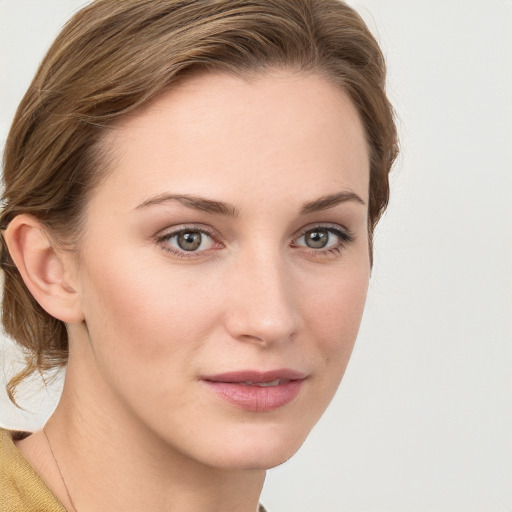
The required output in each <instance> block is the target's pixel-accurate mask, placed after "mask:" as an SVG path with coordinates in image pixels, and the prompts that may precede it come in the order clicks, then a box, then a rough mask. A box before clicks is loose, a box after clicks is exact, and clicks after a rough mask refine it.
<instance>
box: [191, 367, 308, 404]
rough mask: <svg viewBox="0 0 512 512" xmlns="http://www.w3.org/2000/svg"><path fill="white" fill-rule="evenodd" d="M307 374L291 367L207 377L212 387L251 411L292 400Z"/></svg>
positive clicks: (231, 401)
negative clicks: (290, 368)
mask: <svg viewBox="0 0 512 512" xmlns="http://www.w3.org/2000/svg"><path fill="white" fill-rule="evenodd" d="M305 379H306V375H305V374H303V373H301V372H297V371H294V370H289V369H281V370H273V371H270V372H258V371H252V370H251V371H240V372H229V373H222V374H218V375H211V376H207V377H203V378H202V379H201V380H202V381H203V382H204V383H205V384H206V385H207V386H208V388H209V389H210V390H211V391H213V392H214V393H216V394H217V396H219V397H220V398H223V399H224V400H226V401H227V402H229V403H230V404H231V405H234V406H236V407H239V408H242V409H245V410H247V411H251V412H268V411H272V410H274V409H278V408H280V407H284V406H285V405H287V404H288V403H290V402H291V401H292V400H293V399H294V398H295V397H296V396H297V395H298V394H299V392H300V390H301V388H302V386H303V383H304V381H305Z"/></svg>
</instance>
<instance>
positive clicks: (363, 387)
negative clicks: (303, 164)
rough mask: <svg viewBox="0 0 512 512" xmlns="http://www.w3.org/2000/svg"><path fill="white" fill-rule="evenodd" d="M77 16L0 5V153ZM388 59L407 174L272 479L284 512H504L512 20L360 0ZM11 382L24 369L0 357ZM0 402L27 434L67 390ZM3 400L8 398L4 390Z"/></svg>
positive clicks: (508, 431)
mask: <svg viewBox="0 0 512 512" xmlns="http://www.w3.org/2000/svg"><path fill="white" fill-rule="evenodd" d="M84 3H85V2H84V1H83V0H80V1H78V0H3V1H2V0H0V59H1V60H0V144H1V145H2V146H3V143H4V141H5V137H6V134H7V131H8V127H9V124H10V121H11V118H12V116H13V114H14V110H15V108H16V105H17V103H18V102H19V100H20V99H21V96H22V94H23V93H24V90H25V89H26V87H27V86H28V84H29V81H30V80H31V78H32V75H33V74H34V72H35V69H36V67H37V64H38V62H39V61H40V59H41V58H42V56H43V54H44V52H45V50H46V49H47V47H48V46H49V44H50V42H51V41H52V39H53V38H54V37H55V35H56V34H57V32H58V30H59V28H60V27H61V26H62V24H63V23H64V21H65V20H66V19H67V18H68V17H69V15H70V14H71V13H72V12H74V11H75V10H77V8H78V7H79V6H81V5H83V4H84ZM349 3H351V4H352V5H354V6H355V7H356V8H357V9H358V10H359V11H360V13H361V14H362V15H363V17H364V18H365V19H366V20H367V22H368V23H369V25H370V27H371V29H372V30H373V32H374V33H375V34H376V36H377V37H378V39H379V41H380V42H381V44H382V46H383V48H384V51H385V53H386V55H387V58H388V62H389V71H390V77H389V91H390V96H391V98H392V100H393V102H394V103H395V104H396V108H397V112H398V115H399V118H400V132H401V138H402V156H401V158H400V161H399V162H398V164H397V166H396V169H395V171H394V174H393V179H392V183H393V189H392V193H393V197H392V201H391V205H390V208H389V211H388V213H387V214H386V216H385V218H384V220H383V221H382V224H381V226H380V228H379V230H378V233H377V239H376V260H375V269H374V273H373V276H372V283H371V289H370V294H369V298H368V304H367V310H366V313H365V317H364V320H363V325H362V328H361V333H360V336H359V339H358V342H357V344H356V349H355V351H354V354H353V357H352V361H351V363H350V365H349V368H348V371H347V374H346V376H345V378H344V381H343V383H342V386H341V389H340V391H339V393H338V395H337V396H336V398H335V400H334V402H333V403H332V405H331V407H330V408H329V410H328V411H327V413H326V415H325V416H324V418H323V419H322V420H321V422H320V423H319V425H318V426H317V427H316V428H315V430H314V431H313V433H312V434H311V436H310V438H309V440H308V441H307V442H306V444H305V445H304V447H303V448H302V449H301V451H299V453H298V454H297V455H296V456H295V458H294V459H292V460H291V461H290V462H288V463H286V464H285V465H283V466H282V467H280V468H277V469H275V470H272V471H270V473H269V476H268V477H267V483H266V485H265V490H264V495H263V502H264V503H266V504H267V506H268V507H269V508H270V509H271V510H272V511H274V512H292V511H293V512H306V511H315V512H332V511H341V512H346V511H351V512H359V511H360V512H362V511H364V512H384V511H393V512H399V511H407V512H423V511H425V512H427V511H435V512H441V511H446V512H473V511H475V512H476V511H481V512H501V511H503V512H511V511H512V371H511V366H512V320H511V318H512V314H511V313H512V268H511V267H512V200H511V199H512V192H511V190H512V179H511V175H512V158H511V154H512V152H511V150H512V100H511V98H512V64H511V63H512V38H511V35H510V34H511V27H512V2H511V1H510V0H429V1H426V0H425V1H422V0H386V1H383V0H360V1H352V2H349ZM0 351H1V352H0V354H1V358H2V360H3V364H2V365H1V366H0V376H3V377H4V378H3V380H5V379H6V378H7V375H10V374H12V372H13V368H14V366H15V365H16V361H17V360H19V357H20V356H19V354H18V353H17V352H16V351H15V350H14V349H13V347H12V345H11V344H10V342H9V341H7V340H3V341H1V342H0ZM60 380H61V379H59V378H58V379H57V381H56V383H55V384H54V385H53V386H51V387H49V388H47V389H46V390H42V391H41V390H40V388H41V383H40V381H37V380H35V381H34V382H33V383H32V384H31V385H30V386H27V387H26V388H24V390H23V394H22V397H21V398H22V399H23V400H24V404H26V406H27V408H28V409H29V410H28V411H26V412H22V411H17V410H16V409H15V408H13V407H11V406H10V405H9V404H8V402H7V400H6V397H5V395H4V394H2V393H3V390H0V425H2V426H7V427H11V428H22V429H35V428H38V427H40V426H41V425H42V423H43V422H44V420H45V418H46V417H47V416H48V414H49V413H50V412H51V410H52V408H53V407H54V406H55V401H56V399H57V397H58V394H59V383H60ZM1 387H3V386H1Z"/></svg>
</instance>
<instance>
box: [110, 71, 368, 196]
mask: <svg viewBox="0 0 512 512" xmlns="http://www.w3.org/2000/svg"><path fill="white" fill-rule="evenodd" d="M106 142H107V144H106V146H107V147H108V148H109V149H110V150H111V151H113V154H114V159H113V165H112V169H111V175H110V177H109V178H108V179H107V181H109V180H110V181H111V182H112V183H113V184H115V183H117V185H120V186H122V187H126V188H127V189H131V191H132V192H133V194H132V195H134V196H135V195H138V196H140V195H143V194H154V193H155V192H158V190H155V189H165V190H160V191H161V192H163V191H166V190H167V191H169V190H171V191H173V192H175V193H181V192H183V193H195V194H201V195H204V194H205V193H206V194H207V195H211V194H213V195H215V194H217V193H219V194H220V193H221V194H224V195H226V194H228V195H231V196H233V197H232V198H231V199H236V198H237V197H239V196H240V194H243V193H244V192H247V191H248V190H251V192H255V193H256V192H259V193H263V194H264V195H266V196H267V197H268V194H269V193H271V192H272V191H273V190H275V191H280V192H279V193H281V194H287V193H289V192H290V185H291V184H293V188H294V192H297V193H299V194H300V193H303V194H304V193H306V192H307V191H309V192H310V194H311V195H315V194H317V195H322V194H325V193H328V192H329V188H331V187H336V188H340V187H342V188H348V189H351V190H353V191H354V192H357V193H358V194H359V195H361V196H362V197H363V198H365V197H367V195H368V193H367V189H368V179H369V161H368V151H367V146H366V141H365V136H364V130H363V127H362V124H361V121H360V119H359V115H358V112H357V110H356V108H355V107H354V106H353V104H352V102H351V101H350V99H349V98H348V96H347V95H346V93H345V92H344V91H343V90H342V89H341V88H340V87H339V86H336V85H334V84H333V83H331V82H330V81H329V80H327V79H325V78H323V77H321V76H319V75H316V74H304V73H298V72H296V73H293V72H290V71H273V72H267V73H265V74H262V75H260V76H256V77H252V78H251V79H247V80H246V79H242V78H240V77H234V76H230V75H226V74H202V75H198V76H195V77H193V78H188V79H186V80H184V81H182V82H181V83H180V84H179V85H176V86H174V87H172V88H170V89H169V90H167V91H165V92H164V93H162V94H161V95H160V96H159V97H157V98H156V99H155V100H153V101H152V102H151V103H149V104H148V105H147V106H145V107H144V108H143V109H141V110H139V111H137V113H135V114H134V115H131V116H129V117H126V118H124V119H123V120H121V121H120V122H119V123H118V124H117V125H116V126H115V127H114V129H113V130H112V131H111V132H110V133H109V134H108V135H107V141H106ZM226 185H228V187H227V188H226ZM262 185H263V186H262ZM265 185H266V186H265ZM191 187H192V190H191ZM224 199H226V200H229V199H230V198H227V197H224Z"/></svg>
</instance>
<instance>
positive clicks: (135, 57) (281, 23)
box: [0, 0, 397, 402]
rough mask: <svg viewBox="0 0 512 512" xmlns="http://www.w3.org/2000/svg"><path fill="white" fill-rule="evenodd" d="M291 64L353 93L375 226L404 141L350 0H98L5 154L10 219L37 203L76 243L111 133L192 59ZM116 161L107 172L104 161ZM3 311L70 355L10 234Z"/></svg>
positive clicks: (41, 356) (23, 336) (30, 358)
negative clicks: (22, 268) (12, 251)
mask: <svg viewBox="0 0 512 512" xmlns="http://www.w3.org/2000/svg"><path fill="white" fill-rule="evenodd" d="M275 67H286V68H289V69H292V70H297V71H302V70H304V71H308V72H316V73H320V74H323V75H324V76H326V77H328V78H329V79H330V80H332V81H334V82H335V83H337V84H339V85H340V86H341V87H342V88H343V89H344V90H345V92H346V93H347V94H348V95H349V97H350V98H351V99H352V101H353V103H354V105H355V106H356V108H357V110H358V111H359V115H360V117H361V120H362V122H363V125H364V127H365V131H366V137H367V142H368V147H369V153H370V190H369V234H370V244H371V240H372V234H373V230H374V227H375V225H376V223H377V221H378V219H379V218H380V216H381V214H382V212H383V211H384V209H385V207H386V205H387V202H388V196H389V182H388V174H389V171H390V169H391V165H392V163H393V161H394V159H395V157H396V154H397V140H396V129H395V124H394V121H393V111H392V108H391V106H390V104H389V102H388V99H387V97H386V94H385V74H386V70H385V63H384V58H383V55H382V53H381V50H380V48H379V46H378V44H377V42H376V41H375V39H374V38H373V36H372V35H371V33H370V32H369V30H368V28H367V27H366V25H365V24H364V22H363V21H362V19H361V18H360V16H359V15H358V14H357V13H356V12H355V11H354V10H353V9H352V8H350V7H348V6H347V5H346V4H344V3H343V2H341V1H338V0H293V1H290V0H126V1H121V0H96V1H94V2H92V3H91V4H90V5H88V6H87V7H85V8H84V9H82V10H81V11H79V12H78V13H77V14H76V15H75V16H74V17H73V18H72V19H71V20H70V21H69V22H68V23H67V24H66V26H65V27H64V29H63V30H62V32H61V33H60V35H59V36H58V37H57V39H56V40H55V42H54V43H53V45H52V46H51V48H50V50H49V51H48V53H47V55H46V57H45V59H44V60H43V62H42V63H41V66H40V68H39V70H38V72H37V74H36V76H35V78H34V80H33V82H32V84H31V85H30V87H29V89H28V91H27V93H26V94H25V96H24V98H23V100H22V102H21V103H20V105H19V107H18V110H17V112H16V116H15V118H14V121H13V124H12V128H11V131H10V134H9V137H8V139H7V143H6V147H5V154H4V186H5V192H4V206H3V212H2V214H1V218H0V227H1V228H5V227H6V226H7V224H8V223H9V222H10V220H12V219H13V218H14V217H15V216H16V215H18V214H21V213H30V214H32V215H34V216H35V217H37V218H38V219H39V220H40V221H41V222H42V223H43V224H44V225H45V226H46V227H47V228H48V230H49V231H50V232H51V233H52V236H55V237H56V239H57V240H58V241H60V242H62V243H63V244H68V245H69V246H70V247H71V246H72V245H73V244H74V243H76V241H77V239H78V238H77V237H78V236H79V233H80V226H81V221H82V218H81V214H82V212H83V211H84V205H85V204H86V202H87V199H88V197H89V195H90V192H91V190H92V189H93V188H94V187H95V186H96V185H97V184H98V183H99V181H100V179H101V177H102V170H103V171H105V168H106V165H105V158H106V157H108V153H107V154H105V151H101V148H102V146H101V141H102V135H103V134H104V132H105V129H106V128H108V127H109V125H111V124H112V123H113V122H114V121H115V120H116V119H118V118H119V117H120V116H123V115H126V114H127V113H129V112H133V111H134V110H135V109H137V108H139V107H140V106H141V105H143V104H145V103H147V102H148V101H149V100H151V99H152V98H154V97H155V96H156V95H157V94H158V93H160V92H161V91H162V90H163V89H165V88H167V87H169V86H170V85H171V84H172V83H174V82H175V81H176V80H178V79H181V78H183V77H184V76H186V75H187V74H188V73H189V72H193V71H197V70H213V71H223V72H228V73H234V74H236V75H242V76H243V75H247V74H248V73H251V72H259V71H264V70H265V69H268V68H275ZM103 174H104V172H103ZM1 249H2V255H1V261H2V268H3V270H4V296H3V318H2V320H3V325H4V329H5V332H6V334H7V335H9V336H10V337H11V338H13V339H14V340H16V342H17V343H18V344H19V345H20V346H21V347H23V348H24V349H25V352H26V366H25V368H24V370H23V371H21V372H20V373H19V374H18V375H16V376H15V377H14V378H12V379H11V381H10V382H9V384H8V386H7V390H8V394H9V396H10V398H11V400H12V401H13V402H15V400H14V391H15V388H16V386H17V385H18V384H19V383H20V382H21V381H22V380H23V379H25V378H26V377H28V376H29V375H31V374H32V373H34V372H35V371H39V372H44V371H46V370H49V369H52V368H57V367H61V366H64V365H65V364H66V361H67V355H68V336H67V331H66V326H65V325H64V324H63V323H62V322H61V321H59V320H57V319H55V318H53V317H52V316H50V315H49V314H47V313H46V312H45V311H44V310H43V309H42V308H41V306H39V304H38V303H37V302H36V301H35V299H34V298H33V297H32V295H31V294H30V292H29V291H28V289H27V288H26V286H25V284H24V282H23V280H22V278H21V276H20V274H19V272H18V270H17V269H16V267H15V265H14V263H13V262H12V259H11V257H10V255H9V252H8V250H7V248H6V247H5V244H4V243H3V239H2V247H1Z"/></svg>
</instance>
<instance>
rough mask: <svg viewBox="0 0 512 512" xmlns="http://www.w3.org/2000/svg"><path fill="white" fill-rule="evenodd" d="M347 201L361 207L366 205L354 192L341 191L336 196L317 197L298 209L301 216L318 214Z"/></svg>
mask: <svg viewBox="0 0 512 512" xmlns="http://www.w3.org/2000/svg"><path fill="white" fill-rule="evenodd" d="M347 201H355V202H356V203H359V204H362V205H363V206H364V205H366V203H365V202H364V201H363V200H362V199H361V198H360V197H359V196H358V195H357V194H355V193H354V192H349V191H343V192H337V193H336V194H330V195H327V196H322V197H319V198H318V199H315V200H314V201H311V202H310V203H306V204H304V205H303V206H302V208H301V209H300V214H301V215H306V214H308V213H314V212H320V211H323V210H328V209H329V208H333V207H334V206H337V205H338V204H341V203H345V202H347Z"/></svg>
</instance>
